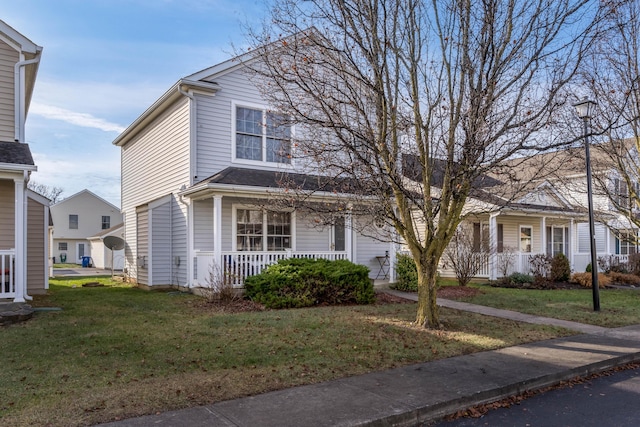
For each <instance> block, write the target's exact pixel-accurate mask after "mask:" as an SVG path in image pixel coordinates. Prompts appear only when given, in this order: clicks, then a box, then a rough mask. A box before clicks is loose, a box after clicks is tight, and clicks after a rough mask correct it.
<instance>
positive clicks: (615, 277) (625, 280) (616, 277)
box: [608, 271, 640, 286]
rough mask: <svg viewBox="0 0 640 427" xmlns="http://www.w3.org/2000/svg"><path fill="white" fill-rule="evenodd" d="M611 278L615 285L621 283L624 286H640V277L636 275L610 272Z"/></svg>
mask: <svg viewBox="0 0 640 427" xmlns="http://www.w3.org/2000/svg"><path fill="white" fill-rule="evenodd" d="M608 276H609V278H610V279H611V281H612V282H613V283H620V284H623V285H633V286H639V285H640V277H638V276H636V275H635V274H629V273H618V272H617V271H610V272H609V274H608Z"/></svg>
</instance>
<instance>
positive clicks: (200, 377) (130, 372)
mask: <svg viewBox="0 0 640 427" xmlns="http://www.w3.org/2000/svg"><path fill="white" fill-rule="evenodd" d="M88 281H91V282H95V281H98V282H100V283H104V284H106V285H107V286H105V287H82V284H83V283H85V282H88ZM33 305H34V306H36V307H61V308H62V311H41V312H38V313H36V315H35V316H34V318H33V319H31V320H30V321H28V322H25V323H22V324H18V325H13V326H10V327H6V328H4V329H2V330H1V331H0V333H1V334H2V339H1V340H0V354H2V358H3V369H2V370H1V371H0V384H2V391H3V396H4V398H3V399H2V401H1V402H0V425H11V426H22V425H24V426H27V425H53V426H73V425H88V424H94V423H99V422H106V421H110V420H114V419H119V418H126V417H132V416H136V415H142V414H148V413H154V412H157V411H166V410H170V409H177V408H183V407H188V406H194V405H201V404H207V403H212V402H215V401H220V400H226V399H232V398H236V397H241V396H246V395H251V394H257V393H262V392H265V391H269V390H276V389H281V388H285V387H290V386H294V385H299V384H308V383H314V382H319V381H325V380H329V379H335V378H340V377H345V376H350V375H356V374H362V373H366V372H371V371H375V370H382V369H387V368H392V367H397V366H401V365H405V364H410V363H416V362H422V361H428V360H434V359H438V358H445V357H450V356H455V355H459V354H466V353H471V352H476V351H483V350H488V349H494V348H499V347H504V346H510V345H515V344H518V343H522V342H528V341H536V340H542V339H547V338H551V337H555V336H561V335H566V334H568V333H569V332H568V331H566V330H562V329H558V328H551V327H544V326H537V325H526V324H519V323H516V322H512V321H507V320H500V319H495V318H490V317H484V316H480V315H474V314H469V313H460V312H457V311H455V310H446V309H442V311H441V318H442V320H443V322H444V324H445V326H446V329H445V330H439V331H428V330H425V329H422V328H417V327H415V326H413V325H412V323H411V321H412V320H413V319H414V318H415V310H416V306H415V304H413V303H409V304H386V305H371V306H347V307H320V308H312V309H298V310H280V311H261V312H248V313H237V314H231V313H224V312H221V311H214V310H213V309H212V308H211V307H210V306H207V305H206V304H204V303H203V300H202V299H201V298H198V297H195V296H193V295H190V294H181V293H178V292H149V291H142V290H139V289H136V288H132V287H130V286H129V285H126V284H119V283H116V282H113V281H111V279H110V278H105V277H100V278H83V279H74V280H70V279H52V280H51V289H50V292H49V295H47V296H43V297H36V299H35V300H34V302H33Z"/></svg>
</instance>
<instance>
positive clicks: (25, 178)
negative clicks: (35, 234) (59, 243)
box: [22, 171, 33, 301]
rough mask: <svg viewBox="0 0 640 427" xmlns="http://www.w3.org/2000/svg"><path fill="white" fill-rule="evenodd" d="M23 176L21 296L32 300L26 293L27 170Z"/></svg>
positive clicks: (27, 285) (27, 284)
mask: <svg viewBox="0 0 640 427" xmlns="http://www.w3.org/2000/svg"><path fill="white" fill-rule="evenodd" d="M22 173H23V178H24V189H23V191H24V197H23V198H22V215H23V219H22V227H23V230H24V231H23V232H22V233H23V236H24V240H25V241H24V244H23V245H22V259H23V260H24V261H23V262H22V277H23V278H24V279H23V280H24V288H23V296H24V299H26V300H27V301H31V300H33V297H32V296H30V295H29V294H27V288H28V287H29V283H28V281H27V241H28V239H27V209H28V201H29V197H27V184H28V183H29V172H27V171H22Z"/></svg>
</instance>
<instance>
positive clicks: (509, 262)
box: [443, 253, 629, 279]
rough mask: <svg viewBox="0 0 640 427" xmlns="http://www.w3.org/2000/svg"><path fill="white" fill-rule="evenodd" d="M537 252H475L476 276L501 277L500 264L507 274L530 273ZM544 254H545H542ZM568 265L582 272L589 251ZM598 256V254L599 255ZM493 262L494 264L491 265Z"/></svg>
mask: <svg viewBox="0 0 640 427" xmlns="http://www.w3.org/2000/svg"><path fill="white" fill-rule="evenodd" d="M535 255H538V254H537V253H513V254H505V253H498V254H496V256H495V257H492V256H491V255H490V254H477V256H480V257H482V260H481V266H480V270H479V271H478V274H476V277H479V278H484V279H495V278H500V277H502V272H501V268H500V267H502V266H506V267H507V269H506V271H507V276H509V275H511V274H513V273H522V274H531V258H532V257H533V256H535ZM542 255H546V254H542ZM602 256H603V257H606V258H607V260H608V262H609V263H611V264H612V265H620V264H626V263H627V262H628V261H629V255H619V254H602ZM492 258H493V262H492ZM568 258H569V265H570V266H571V271H572V272H584V271H585V270H586V268H587V266H588V265H589V264H590V263H591V254H589V253H578V254H574V255H572V256H569V257H568ZM599 258H600V256H599ZM493 263H495V266H494V265H493ZM492 270H493V271H495V275H494V277H492ZM443 271H444V272H445V275H448V274H446V273H448V272H451V273H452V275H453V271H452V270H448V269H443Z"/></svg>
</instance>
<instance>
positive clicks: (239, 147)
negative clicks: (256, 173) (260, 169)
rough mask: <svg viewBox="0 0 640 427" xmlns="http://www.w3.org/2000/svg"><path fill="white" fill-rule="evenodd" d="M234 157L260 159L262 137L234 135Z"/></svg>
mask: <svg viewBox="0 0 640 427" xmlns="http://www.w3.org/2000/svg"><path fill="white" fill-rule="evenodd" d="M236 157H237V158H238V159H248V160H258V161H261V160H262V137H259V136H251V135H242V134H238V135H236Z"/></svg>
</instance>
